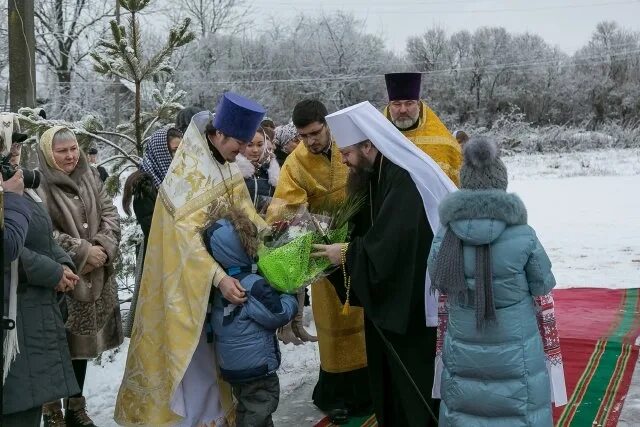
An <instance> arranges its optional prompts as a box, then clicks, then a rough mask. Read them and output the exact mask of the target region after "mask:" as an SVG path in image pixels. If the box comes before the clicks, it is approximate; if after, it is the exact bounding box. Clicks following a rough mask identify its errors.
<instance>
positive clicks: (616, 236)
mask: <svg viewBox="0 0 640 427" xmlns="http://www.w3.org/2000/svg"><path fill="white" fill-rule="evenodd" d="M504 160H505V163H506V164H507V167H508V169H509V173H510V180H511V184H510V191H513V192H515V193H517V194H519V195H520V197H521V198H522V199H523V200H524V202H525V205H526V206H527V208H528V210H529V223H530V224H531V225H532V226H533V227H534V228H535V229H536V232H537V233H538V236H539V237H540V240H541V241H542V243H543V245H544V246H545V248H546V249H547V251H548V253H549V256H550V258H551V260H552V262H553V264H554V273H555V275H556V278H557V280H558V283H559V287H560V288H568V287H576V286H587V287H611V288H630V287H639V286H640V283H638V278H640V198H639V197H637V192H638V190H637V189H638V188H640V150H637V149H634V150H608V151H598V152H581V153H570V154H543V155H517V156H513V157H506V158H505V159H504ZM306 316H307V317H309V316H310V310H309V311H308V312H307V313H306ZM310 329H311V331H313V329H314V326H313V324H311V327H310ZM127 344H128V341H125V343H124V344H123V345H122V346H121V348H120V349H119V350H118V351H115V352H108V353H107V354H105V355H103V357H102V361H101V363H100V364H94V363H91V364H90V365H89V371H88V374H87V384H86V385H85V388H86V393H85V395H86V396H87V399H88V406H89V413H90V415H91V416H92V417H93V418H94V421H95V422H96V424H97V425H100V426H115V423H114V421H113V419H112V416H113V406H114V404H115V397H116V394H117V391H118V388H119V386H120V381H121V379H122V373H123V372H124V365H125V360H126V349H127ZM281 349H282V366H281V368H280V372H279V375H280V381H281V389H282V394H283V396H286V398H285V399H286V400H287V401H288V402H293V403H300V402H307V403H308V401H309V400H310V396H307V395H306V394H308V393H309V390H311V388H310V387H309V385H310V384H313V382H315V380H316V376H317V367H318V366H319V356H318V350H317V345H316V344H310V343H308V344H305V345H302V346H297V347H295V346H293V345H292V344H289V345H286V346H284V345H282V346H281ZM636 371H638V370H636ZM639 377H640V374H638V372H636V375H634V384H633V386H632V388H631V390H630V392H629V396H628V398H627V401H626V402H625V406H624V408H623V414H622V417H621V423H620V425H621V426H623V425H629V426H630V425H632V422H631V420H638V419H640V378H639ZM303 391H304V393H302V392H303ZM303 394H304V395H303ZM285 399H282V400H281V401H284V400H285ZM287 415H293V417H294V419H295V416H296V415H297V414H287ZM625 420H626V421H625ZM298 421H300V419H298ZM305 424H306V425H311V423H310V422H298V425H305Z"/></svg>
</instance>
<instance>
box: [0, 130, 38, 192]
mask: <svg viewBox="0 0 640 427" xmlns="http://www.w3.org/2000/svg"><path fill="white" fill-rule="evenodd" d="M14 141H15V139H14ZM16 142H19V141H16ZM11 156H12V155H11V153H9V154H7V155H6V156H4V157H2V160H1V161H0V170H1V171H2V180H3V181H6V180H8V179H11V177H12V176H13V175H15V173H16V172H17V171H18V170H22V177H23V179H24V188H32V189H36V188H38V186H39V185H40V172H38V171H36V170H30V169H21V168H18V167H17V166H14V165H12V164H11Z"/></svg>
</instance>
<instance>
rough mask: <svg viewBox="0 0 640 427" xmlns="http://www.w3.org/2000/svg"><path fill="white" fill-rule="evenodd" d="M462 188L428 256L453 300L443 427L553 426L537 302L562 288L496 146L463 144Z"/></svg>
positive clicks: (446, 204) (443, 211)
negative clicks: (512, 190)
mask: <svg viewBox="0 0 640 427" xmlns="http://www.w3.org/2000/svg"><path fill="white" fill-rule="evenodd" d="M460 183H461V190H460V191H457V192H455V193H452V194H450V195H449V196H447V198H445V199H444V200H443V202H442V204H441V205H440V209H439V212H440V221H441V224H442V228H441V229H440V231H439V232H438V235H437V236H436V237H435V238H434V240H433V245H432V246H431V254H430V256H429V270H428V271H429V272H430V275H431V280H432V283H433V284H434V286H435V288H436V289H438V291H440V292H441V293H443V294H445V295H447V297H448V301H449V320H448V325H447V333H446V335H445V339H444V348H443V353H442V357H443V362H444V370H443V373H442V384H441V395H442V403H441V405H440V426H471V425H473V426H498V427H500V426H505V427H507V426H509V427H510V426H515V425H528V426H541V427H544V426H552V425H553V422H552V414H551V391H550V390H551V389H550V383H549V375H548V373H547V368H546V363H545V354H544V351H543V342H542V339H541V336H540V332H539V330H538V323H537V320H536V309H535V306H534V299H533V298H532V296H542V295H545V294H547V293H549V291H551V289H553V287H554V286H555V284H556V281H555V278H554V277H553V274H552V273H551V262H550V261H549V257H548V256H547V254H546V252H545V250H544V248H543V247H542V244H541V243H540V241H539V240H538V238H537V236H536V233H535V231H534V230H533V228H531V227H530V226H529V225H528V224H527V210H526V208H525V206H524V203H522V200H520V198H518V196H516V195H515V194H510V193H507V192H506V190H507V183H508V179H507V169H506V167H505V165H504V163H502V161H501V160H500V158H499V156H498V148H497V147H496V145H495V143H494V142H493V141H490V140H488V139H486V138H482V137H474V138H472V139H471V140H470V141H469V142H467V143H466V144H465V146H464V164H463V165H462V169H461V171H460Z"/></svg>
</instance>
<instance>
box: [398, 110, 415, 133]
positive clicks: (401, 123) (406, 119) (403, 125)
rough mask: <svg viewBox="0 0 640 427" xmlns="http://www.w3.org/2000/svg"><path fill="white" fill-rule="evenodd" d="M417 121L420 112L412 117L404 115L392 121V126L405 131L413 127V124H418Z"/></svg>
mask: <svg viewBox="0 0 640 427" xmlns="http://www.w3.org/2000/svg"><path fill="white" fill-rule="evenodd" d="M418 119H420V112H419V111H418V113H417V114H416V115H415V116H413V117H410V116H406V115H403V116H402V117H398V118H397V119H394V120H393V124H394V125H395V127H397V128H398V129H400V130H405V129H409V128H411V127H413V126H415V124H416V123H418Z"/></svg>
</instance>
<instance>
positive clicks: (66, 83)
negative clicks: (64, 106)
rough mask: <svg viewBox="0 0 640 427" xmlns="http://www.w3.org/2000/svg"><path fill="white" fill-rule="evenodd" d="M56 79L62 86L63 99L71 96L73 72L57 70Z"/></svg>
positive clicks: (62, 69)
mask: <svg viewBox="0 0 640 427" xmlns="http://www.w3.org/2000/svg"><path fill="white" fill-rule="evenodd" d="M56 77H57V78H58V85H59V86H60V95H62V96H63V97H65V96H67V95H69V92H70V91H71V70H67V69H64V68H56Z"/></svg>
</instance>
